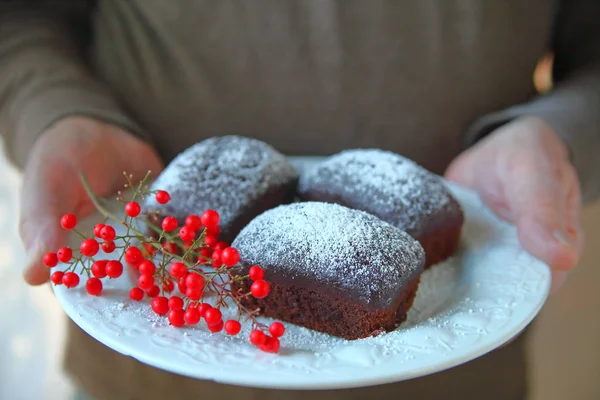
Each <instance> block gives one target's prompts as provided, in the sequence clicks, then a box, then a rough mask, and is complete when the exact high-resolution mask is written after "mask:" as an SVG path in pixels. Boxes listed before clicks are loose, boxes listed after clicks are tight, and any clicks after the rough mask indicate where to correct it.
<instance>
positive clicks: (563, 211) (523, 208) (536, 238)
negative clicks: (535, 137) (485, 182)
mask: <svg viewBox="0 0 600 400" xmlns="http://www.w3.org/2000/svg"><path fill="white" fill-rule="evenodd" d="M552 168H556V167H552V166H551V164H550V163H549V164H548V165H546V164H545V163H543V162H541V163H540V162H539V161H536V160H524V159H522V160H520V161H518V162H516V163H515V164H514V165H513V166H511V168H510V172H509V173H508V174H505V175H504V176H503V179H504V187H505V191H506V198H507V201H508V203H509V205H510V208H511V210H512V213H513V215H514V217H515V220H516V225H517V231H518V235H519V239H520V241H521V243H522V244H523V247H524V248H525V249H526V250H527V251H529V252H530V253H531V254H532V255H534V256H535V257H537V258H539V259H540V260H542V261H544V262H546V263H547V264H549V265H550V267H552V269H555V270H566V269H570V268H573V267H574V266H575V265H576V264H577V261H578V258H579V256H578V243H577V238H575V237H574V236H573V235H572V234H571V233H570V230H569V225H570V221H569V215H568V213H567V189H565V188H566V187H567V188H568V187H569V186H570V185H569V186H566V185H565V179H566V178H565V169H564V166H559V167H558V168H559V169H558V170H556V169H552Z"/></svg>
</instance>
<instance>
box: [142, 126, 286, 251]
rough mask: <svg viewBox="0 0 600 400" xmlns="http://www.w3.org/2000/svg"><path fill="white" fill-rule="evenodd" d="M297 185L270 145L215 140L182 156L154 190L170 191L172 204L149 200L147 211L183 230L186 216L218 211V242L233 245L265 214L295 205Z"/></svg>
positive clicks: (236, 139)
mask: <svg viewBox="0 0 600 400" xmlns="http://www.w3.org/2000/svg"><path fill="white" fill-rule="evenodd" d="M297 182H298V172H297V171H296V170H295V168H294V167H293V166H292V165H291V164H290V163H289V161H288V160H287V159H286V158H285V157H284V156H283V155H282V154H281V153H279V152H277V151H276V150H275V149H273V147H271V146H269V145H268V144H266V143H264V142H261V141H259V140H255V139H249V138H244V137H239V136H223V137H213V138H210V139H207V140H204V141H202V142H199V143H197V144H195V145H194V146H192V147H190V148H188V149H187V150H185V151H184V152H183V153H181V154H180V155H178V156H177V157H176V158H175V159H174V160H173V161H172V162H171V163H170V164H169V165H168V166H167V167H166V168H165V170H164V171H163V172H162V173H161V174H160V176H159V177H158V178H157V179H156V180H155V181H154V183H153V184H152V188H151V189H152V190H158V189H161V190H166V191H167V192H169V194H170V195H171V199H172V200H171V201H170V202H169V203H167V204H165V205H162V204H159V203H158V202H157V201H156V199H155V197H154V196H148V198H147V200H146V202H145V204H144V209H145V211H147V212H150V211H156V212H157V214H155V215H157V216H164V215H171V216H173V217H175V218H176V219H177V220H178V221H179V223H180V224H183V223H184V221H185V218H186V217H187V216H188V215H200V214H201V213H202V212H203V211H205V210H209V209H212V210H216V211H217V212H218V213H219V214H220V216H221V219H220V223H219V225H220V227H221V236H220V237H221V239H222V240H224V241H227V242H231V241H232V240H233V239H234V238H235V236H236V235H237V234H238V233H239V231H240V230H241V229H242V228H243V227H244V226H245V225H246V224H247V223H248V222H250V221H251V220H252V219H253V218H254V217H256V216H257V215H259V214H260V213H262V212H263V211H265V210H268V209H269V208H273V207H275V206H278V205H280V204H283V203H289V202H291V201H293V199H294V193H295V187H296V184H297ZM151 219H152V220H154V219H155V218H151ZM153 222H157V221H153Z"/></svg>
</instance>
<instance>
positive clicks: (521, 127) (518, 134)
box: [446, 117, 583, 292]
mask: <svg viewBox="0 0 600 400" xmlns="http://www.w3.org/2000/svg"><path fill="white" fill-rule="evenodd" d="M446 177H447V178H448V179H450V180H453V181H455V182H457V183H459V184H462V185H464V186H467V187H470V188H472V189H474V190H476V191H477V192H478V193H479V194H480V196H481V198H482V199H483V201H484V202H485V203H486V204H487V205H488V206H489V207H490V208H491V209H492V210H494V211H495V212H496V214H498V215H499V216H500V217H501V218H503V219H505V220H507V221H510V222H512V223H514V224H515V225H516V226H517V231H518V235H519V240H520V242H521V244H522V245H523V247H524V248H525V249H526V250H527V251H529V252H530V253H531V254H532V255H534V256H535V257H537V258H539V259H540V260H542V261H544V262H546V263H547V264H548V265H550V267H551V268H552V270H553V280H552V291H553V292H555V291H556V290H557V289H558V288H559V287H560V286H561V285H562V284H563V283H564V281H565V279H566V277H567V274H568V271H569V270H570V269H572V268H573V267H575V265H576V264H577V262H578V260H579V257H580V254H581V250H582V247H583V233H582V230H581V222H580V212H581V194H580V189H579V182H578V179H577V175H576V172H575V169H574V168H573V166H572V165H571V162H570V160H569V153H568V150H567V148H566V146H565V144H564V143H563V142H562V140H561V139H560V138H559V137H558V136H557V135H556V133H555V132H553V131H552V129H551V128H550V127H549V126H548V125H547V124H546V123H545V122H543V121H542V120H540V119H538V118H532V117H528V118H522V119H518V120H515V121H513V122H512V123H509V124H507V125H505V126H503V127H501V128H500V129H498V130H496V131H495V132H492V133H491V134H490V135H489V136H487V137H486V138H485V139H483V140H482V141H481V142H479V143H478V144H477V145H475V146H474V147H472V148H471V149H469V150H467V151H465V152H464V153H463V154H461V155H460V156H459V157H458V158H457V159H456V160H454V162H453V163H452V164H451V165H450V167H449V168H448V170H447V171H446Z"/></svg>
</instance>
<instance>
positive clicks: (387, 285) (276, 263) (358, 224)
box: [233, 202, 424, 308]
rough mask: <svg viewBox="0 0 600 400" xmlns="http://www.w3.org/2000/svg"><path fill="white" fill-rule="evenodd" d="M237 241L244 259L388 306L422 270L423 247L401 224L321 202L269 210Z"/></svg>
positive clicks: (364, 300)
mask: <svg viewBox="0 0 600 400" xmlns="http://www.w3.org/2000/svg"><path fill="white" fill-rule="evenodd" d="M233 246H234V247H236V248H237V249H238V250H239V251H240V253H241V254H242V261H244V262H247V263H249V264H259V265H261V266H262V267H263V268H265V269H266V270H267V271H268V272H269V270H270V271H271V272H273V274H277V275H279V276H284V277H285V279H286V280H288V279H292V280H293V279H299V280H308V281H309V282H315V284H316V285H327V286H331V287H333V288H335V289H338V290H341V291H344V292H345V293H346V292H347V293H348V294H351V295H352V296H356V297H357V298H358V300H359V301H361V302H364V303H366V304H368V305H371V306H374V307H383V308H386V307H389V306H390V305H391V303H393V301H394V300H395V299H396V298H397V296H398V295H399V294H400V292H401V290H402V289H403V286H404V285H405V284H407V283H408V282H409V281H410V280H412V279H413V278H414V277H415V276H416V275H417V274H419V273H420V272H421V271H422V269H423V260H424V252H423V249H422V247H421V246H420V245H419V243H418V242H416V241H415V240H414V239H413V238H412V237H410V236H409V235H408V234H406V233H404V232H403V231H401V230H400V229H398V228H395V227H394V226H392V225H390V224H388V223H386V222H384V221H382V220H380V219H379V218H377V217H375V216H373V215H371V214H367V213H366V212H362V211H358V210H351V209H349V208H346V207H343V206H340V205H337V204H327V203H318V202H305V203H295V204H291V205H284V206H279V207H277V208H274V209H271V210H269V211H266V212H265V213H263V214H261V215H260V216H258V217H257V218H255V219H254V220H253V221H252V222H251V223H250V224H249V225H247V226H246V227H245V228H244V229H243V230H242V231H241V232H240V234H239V235H238V237H237V238H236V239H235V241H234V243H233Z"/></svg>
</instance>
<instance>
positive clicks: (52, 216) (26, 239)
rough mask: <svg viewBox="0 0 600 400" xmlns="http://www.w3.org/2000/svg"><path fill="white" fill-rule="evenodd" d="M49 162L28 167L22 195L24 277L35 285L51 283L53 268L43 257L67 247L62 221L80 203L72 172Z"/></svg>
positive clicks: (20, 219)
mask: <svg viewBox="0 0 600 400" xmlns="http://www.w3.org/2000/svg"><path fill="white" fill-rule="evenodd" d="M45 161H46V160H45V159H43V158H42V159H38V160H34V161H33V162H32V163H30V165H28V166H27V168H26V170H25V174H24V179H23V190H22V196H21V213H20V217H19V230H20V234H21V238H22V240H23V243H24V245H25V250H26V252H27V263H26V266H25V270H24V273H23V276H24V278H25V281H26V282H27V283H29V284H31V285H40V284H43V283H45V282H47V281H48V278H49V275H50V273H49V268H48V267H47V266H45V265H44V264H43V263H42V258H43V256H44V255H45V254H46V253H48V252H50V251H56V250H58V249H59V248H60V247H62V246H64V245H65V242H66V238H67V233H66V231H64V230H63V229H62V228H61V226H60V218H61V216H62V215H63V214H65V213H66V212H73V211H74V209H75V202H76V201H77V199H76V197H75V195H74V193H76V191H75V190H73V188H72V184H70V183H71V182H73V179H71V177H70V175H72V172H71V170H70V169H69V168H67V167H66V166H65V165H64V164H62V165H61V163H59V162H54V163H49V164H46V163H45ZM56 177H60V178H61V179H60V182H58V179H57V178H56Z"/></svg>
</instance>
